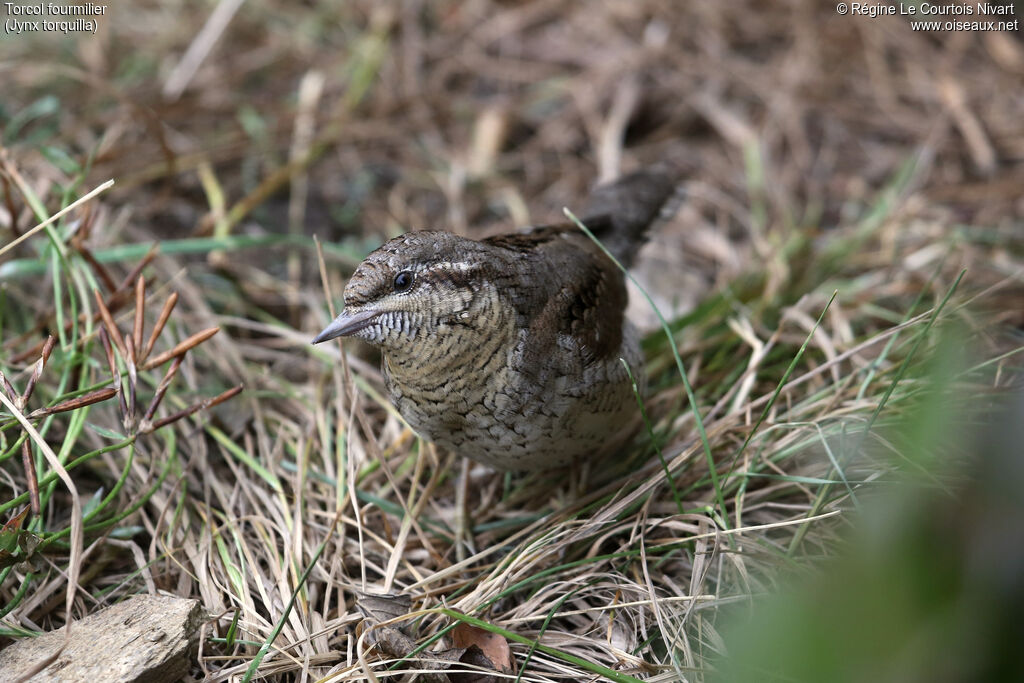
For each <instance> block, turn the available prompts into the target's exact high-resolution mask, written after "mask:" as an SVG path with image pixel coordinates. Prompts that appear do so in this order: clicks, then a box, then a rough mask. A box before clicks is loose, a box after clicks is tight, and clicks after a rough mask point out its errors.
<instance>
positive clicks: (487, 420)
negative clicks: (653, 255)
mask: <svg viewBox="0 0 1024 683" xmlns="http://www.w3.org/2000/svg"><path fill="white" fill-rule="evenodd" d="M677 186H678V172H677V171H676V169H675V167H673V166H672V165H671V164H667V163H663V164H657V165H654V166H650V167H647V168H644V169H641V170H639V171H636V172H634V173H631V174H628V175H626V176H623V177H621V178H620V179H618V180H617V181H613V182H611V183H606V184H604V185H599V186H598V187H596V188H595V189H594V190H593V191H592V192H591V193H590V196H589V198H588V199H587V200H586V201H585V203H584V206H583V210H582V211H581V212H580V215H581V216H582V217H583V218H582V219H581V221H582V223H583V224H584V225H586V226H587V228H588V230H590V231H591V232H592V233H593V234H594V236H595V237H596V238H597V239H598V240H600V241H601V243H602V244H603V245H604V247H605V249H607V253H606V252H605V249H602V248H601V246H599V245H598V244H597V243H596V242H595V241H594V240H592V239H591V238H590V237H589V236H587V235H586V234H585V233H584V232H583V231H582V230H580V229H579V227H578V226H577V225H576V224H575V223H573V222H571V221H570V222H565V223H556V224H551V225H542V226H538V227H533V228H530V229H528V230H526V231H525V232H514V233H508V234H500V235H496V236H492V237H487V238H484V239H480V240H475V239H471V238H468V237H462V236H459V235H456V234H454V233H451V232H446V231H439V230H418V231H412V232H408V233H405V234H403V235H401V236H399V237H396V238H394V239H392V240H390V241H388V242H386V243H385V244H383V245H382V246H381V247H379V248H378V249H376V250H375V251H373V252H371V253H370V254H369V255H368V256H367V257H366V259H365V260H363V261H362V263H360V264H359V266H358V267H357V268H356V269H355V271H354V272H353V274H352V277H351V278H350V279H349V281H348V284H347V285H346V286H345V289H344V294H343V296H344V309H343V311H342V312H341V314H340V315H338V317H337V318H335V319H334V321H333V322H331V323H330V325H328V326H327V327H326V328H325V329H324V330H323V331H322V332H321V333H320V334H319V335H317V336H316V338H315V339H314V340H313V343H314V344H319V343H322V342H325V341H328V340H330V339H335V338H337V337H354V338H356V339H361V340H362V341H364V342H368V343H369V344H371V345H373V346H376V347H379V348H380V350H381V352H382V366H383V376H384V382H385V386H386V389H387V393H388V395H389V398H390V400H391V402H392V403H393V404H394V406H395V407H396V408H397V410H398V412H399V413H400V414H401V415H402V418H403V419H404V420H405V421H406V422H407V423H408V425H409V426H410V427H411V428H412V429H413V430H414V431H415V432H416V433H417V434H419V435H420V436H421V437H423V438H425V439H426V440H428V441H431V442H433V443H435V444H436V445H438V446H441V447H443V448H446V449H448V450H450V451H453V452H455V453H456V454H458V455H461V456H465V457H467V458H470V459H472V460H474V461H476V462H479V463H483V464H485V465H488V466H490V467H492V468H495V469H498V470H505V471H526V470H545V469H551V468H556V467H559V466H563V465H566V464H569V463H572V462H575V461H579V460H581V459H586V460H588V461H590V460H597V459H601V458H603V457H605V456H607V455H608V454H609V452H610V451H612V450H614V449H615V448H617V447H618V446H620V445H621V444H622V443H624V441H625V440H626V439H628V437H629V436H630V432H631V431H632V430H631V429H630V426H631V425H632V426H633V427H635V426H636V424H637V421H636V419H635V418H636V416H637V415H638V403H637V397H636V393H635V391H636V390H639V391H641V392H642V391H643V388H644V386H645V379H644V374H643V363H644V358H643V353H642V351H641V348H640V335H639V333H638V332H637V330H636V329H635V328H634V327H633V325H632V324H630V323H629V321H628V320H627V319H626V317H625V308H626V304H627V290H626V283H625V278H624V274H623V271H622V269H620V268H619V266H618V265H617V264H616V262H615V261H618V262H619V263H620V264H622V265H623V266H624V267H628V265H629V264H630V263H631V262H632V261H633V259H634V257H635V255H636V253H637V251H638V250H639V249H640V247H641V246H642V245H643V244H644V242H645V240H646V233H647V231H648V229H649V227H650V226H651V224H652V223H654V222H655V221H656V220H657V218H658V217H659V215H660V214H661V212H662V209H663V208H664V207H665V206H666V204H667V203H668V202H669V200H670V199H671V198H672V197H673V195H675V193H676V188H677ZM609 254H610V256H611V257H613V258H614V259H615V261H613V259H612V258H610V257H609ZM624 364H625V365H624ZM627 366H628V369H627ZM634 380H635V381H636V382H637V385H636V386H637V389H634Z"/></svg>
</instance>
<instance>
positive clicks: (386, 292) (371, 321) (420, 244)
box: [313, 231, 494, 353]
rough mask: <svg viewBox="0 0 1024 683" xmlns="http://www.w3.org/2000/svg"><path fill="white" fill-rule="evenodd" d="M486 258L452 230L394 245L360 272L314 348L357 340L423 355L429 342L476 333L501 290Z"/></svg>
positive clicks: (408, 237) (387, 246) (419, 234)
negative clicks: (490, 280)
mask: <svg viewBox="0 0 1024 683" xmlns="http://www.w3.org/2000/svg"><path fill="white" fill-rule="evenodd" d="M481 252H482V250H481V245H480V243H479V242H475V241H473V240H469V239H465V238H462V237H459V236H457V235H453V234H451V233H447V232H432V231H421V232H410V233H406V234H405V235H402V236H401V237H396V238H395V239H393V240H390V241H389V242H387V243H385V244H384V245H383V246H381V247H380V248H379V249H377V250H376V251H374V252H373V253H371V254H370V255H369V256H367V257H366V259H365V260H364V261H363V262H362V263H361V264H359V267H358V268H356V270H355V272H354V273H353V274H352V278H351V279H350V280H349V281H348V285H346V286H345V309H344V310H343V311H342V313H341V315H339V316H338V317H337V318H336V319H335V320H334V322H332V323H331V324H330V325H328V326H327V327H326V328H325V329H324V331H323V332H321V333H320V334H319V335H318V336H317V337H316V339H314V340H313V343H314V344H319V343H320V342H324V341H327V340H329V339H334V338H335V337H341V336H350V337H357V338H359V339H362V340H363V341H366V342H369V343H371V344H374V345H375V346H380V347H382V348H383V349H384V350H385V351H393V352H401V351H406V352H409V353H415V352H416V351H417V347H420V346H421V345H422V342H423V341H424V340H428V339H430V340H441V339H443V337H444V336H445V335H446V334H448V333H450V332H451V331H453V330H456V329H459V328H465V327H475V326H476V324H477V323H478V320H477V318H478V317H479V316H480V315H481V314H482V313H486V310H487V309H488V308H490V306H487V305H483V306H481V303H485V302H484V301H483V300H484V299H487V298H489V297H487V293H488V290H493V289H494V288H493V287H489V286H488V285H487V281H486V273H487V271H488V268H489V264H488V262H487V257H486V254H484V253H481ZM491 293H492V294H493V293H494V292H493V291H492V292H491ZM420 350H421V349H420Z"/></svg>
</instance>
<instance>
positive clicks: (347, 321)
mask: <svg viewBox="0 0 1024 683" xmlns="http://www.w3.org/2000/svg"><path fill="white" fill-rule="evenodd" d="M378 315H380V311H375V310H373V309H372V308H371V309H366V310H362V311H355V312H349V311H348V310H344V311H342V312H341V315H339V316H338V317H337V318H335V319H334V322H332V323H331V324H330V325H328V326H327V327H325V328H324V331H323V332H321V333H320V334H318V335H317V336H316V339H314V340H313V343H314V344H319V343H320V342H325V341H328V340H330V339H334V338H335V337H344V336H347V335H350V334H355V333H356V332H358V331H359V330H362V329H365V328H367V327H369V326H370V325H372V324H373V321H374V320H375V319H376V317H377V316H378Z"/></svg>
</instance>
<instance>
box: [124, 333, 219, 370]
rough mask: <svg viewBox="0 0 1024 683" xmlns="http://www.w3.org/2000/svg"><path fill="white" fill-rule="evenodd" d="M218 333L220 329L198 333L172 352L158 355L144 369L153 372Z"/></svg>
mask: <svg viewBox="0 0 1024 683" xmlns="http://www.w3.org/2000/svg"><path fill="white" fill-rule="evenodd" d="M218 332H220V328H219V327H210V328H207V329H205V330H203V331H202V332H196V333H195V334H193V335H192V336H191V337H189V338H188V339H186V340H185V341H183V342H181V343H180V344H178V345H177V346H175V347H174V348H173V349H171V350H170V351H164V352H163V353H160V354H157V355H156V356H154V357H153V358H151V359H150V360H148V361H146V363H145V364H144V365H143V366H142V369H143V370H151V369H152V368H155V367H156V366H158V365H163V364H164V363H166V362H167V361H169V360H171V359H172V358H174V357H175V356H180V355H182V354H184V353H185V352H186V351H188V350H189V349H192V348H194V347H196V346H198V345H199V344H202V343H203V342H204V341H206V340H207V339H209V338H210V337H212V336H213V335H215V334H217V333H218Z"/></svg>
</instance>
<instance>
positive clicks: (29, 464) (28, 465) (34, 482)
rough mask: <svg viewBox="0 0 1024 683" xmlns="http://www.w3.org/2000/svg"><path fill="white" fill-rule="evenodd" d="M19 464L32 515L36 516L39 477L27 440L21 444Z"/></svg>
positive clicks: (38, 507)
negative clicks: (22, 469)
mask: <svg viewBox="0 0 1024 683" xmlns="http://www.w3.org/2000/svg"><path fill="white" fill-rule="evenodd" d="M21 462H22V465H24V467H25V479H26V481H27V482H28V498H29V501H30V503H31V505H32V514H34V515H38V514H39V511H40V510H41V509H42V506H41V505H40V504H39V476H38V475H37V474H36V461H35V460H33V459H32V449H31V448H30V447H29V445H28V438H27V437H26V438H25V440H24V441H22V442H21Z"/></svg>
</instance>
